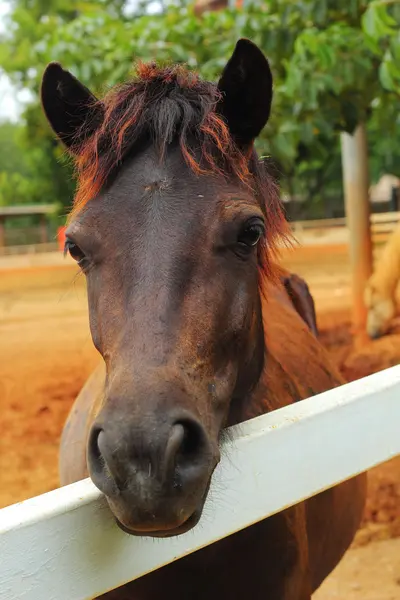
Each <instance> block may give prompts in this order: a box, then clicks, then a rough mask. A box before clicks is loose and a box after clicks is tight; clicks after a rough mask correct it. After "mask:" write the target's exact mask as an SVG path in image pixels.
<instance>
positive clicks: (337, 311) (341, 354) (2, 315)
mask: <svg viewBox="0 0 400 600" xmlns="http://www.w3.org/2000/svg"><path fill="white" fill-rule="evenodd" d="M284 263H285V264H286V266H288V267H289V268H290V269H292V270H293V271H295V272H297V273H298V274H299V275H302V276H304V277H305V278H306V279H307V281H308V282H309V285H310V288H311V291H312V293H313V295H314V297H315V299H316V305H317V312H318V319H319V327H320V332H321V341H322V343H323V344H325V346H326V347H327V348H328V349H329V350H330V352H331V353H332V356H333V358H334V360H335V361H336V362H337V363H338V365H339V367H340V369H341V371H342V373H343V374H344V375H345V377H346V378H347V379H349V380H350V379H356V378H359V377H363V376H365V375H367V374H369V373H372V372H375V371H378V370H380V369H383V368H385V367H388V366H391V365H393V364H398V363H400V333H396V331H394V332H393V333H392V335H389V336H387V337H386V338H384V339H382V340H378V341H375V342H369V343H367V344H366V345H365V346H363V347H362V348H361V349H360V348H358V349H357V350H355V349H354V347H353V340H352V335H351V328H350V313H349V303H350V290H349V277H350V276H349V271H348V264H347V259H346V254H345V253H344V252H340V251H338V252H334V251H332V252H328V251H327V252H326V253H324V252H319V251H317V252H316V251H315V249H313V251H312V252H309V251H307V250H306V249H305V250H304V251H303V252H301V251H300V250H296V251H295V252H293V253H288V254H287V255H285V258H284ZM98 360H99V358H98V355H97V353H96V351H95V350H94V348H93V345H92V342H91V338H90V332H89V328H88V319H87V307H86V295H85V286H84V280H83V278H82V277H80V276H78V277H77V276H76V269H75V267H71V266H63V267H60V266H50V267H43V266H42V267H36V268H29V269H10V268H7V269H3V268H2V265H1V264H0V402H1V422H2V435H1V436H0V507H3V506H6V505H8V504H11V503H14V502H18V501H20V500H23V499H26V498H28V497H31V496H34V495H37V494H40V493H43V492H46V491H49V490H51V489H54V488H56V487H57V486H58V477H57V452H58V444H59V437H60V433H61V429H62V426H63V423H64V421H65V419H66V416H67V413H68V410H69V408H70V406H71V403H72V402H73V400H74V398H75V397H76V395H77V393H78V392H79V390H80V388H81V387H82V385H83V383H84V381H85V380H86V378H87V377H88V375H89V374H90V372H91V371H92V369H93V367H94V366H95V365H96V363H97V361H98ZM397 536H398V537H399V538H400V459H395V460H393V461H391V462H388V463H386V464H384V465H382V466H379V467H377V468H375V469H374V470H372V471H371V472H370V478H369V495H368V502H367V506H366V510H365V515H364V522H363V527H362V528H361V530H360V532H359V533H358V535H357V538H356V541H355V543H354V546H355V547H358V549H357V551H356V550H353V551H352V552H353V554H352V553H351V552H350V553H349V555H350V556H351V559H349V560H346V561H344V562H343V563H342V564H341V565H340V566H339V568H338V572H337V574H336V573H335V574H334V575H333V576H332V577H330V578H329V580H328V582H327V584H325V585H324V587H323V589H322V590H321V592H319V593H318V594H317V595H316V600H317V599H318V600H330V599H331V598H332V599H333V598H346V599H347V600H361V599H362V600H395V598H396V599H397V600H398V599H399V598H400V545H399V542H400V540H393V539H391V538H395V537H397ZM382 540H384V541H382ZM385 540H386V541H385ZM371 542H373V543H371ZM385 544H388V545H387V546H385ZM360 546H363V548H360ZM375 547H376V552H378V547H379V552H378V555H377V556H379V561H380V562H379V561H378V562H377V561H376V560H375V561H374V559H373V557H374V552H373V549H374V548H375ZM389 547H390V548H389ZM384 548H386V550H384ZM371 549H372V550H371ZM389 550H390V553H391V556H390V557H389V558H388V559H387V560H386V563H385V559H384V554H385V553H386V554H388V552H389ZM360 552H363V553H364V554H360ZM382 552H383V553H384V554H382ZM393 553H394V554H393ZM358 557H361V558H358ZM382 557H383V558H382ZM349 561H350V562H349ZM368 561H369V562H368ZM383 563H385V564H383ZM367 564H370V567H368V573H369V575H368V574H367V572H365V573H364V575H362V576H361V575H360V569H362V568H364V571H365V569H366V565H367ZM378 565H380V567H379V568H378ZM385 565H386V566H385ZM340 569H341V570H340ZM373 573H374V574H375V575H374V582H373V584H372V583H371V582H369V583H368V584H367V583H366V582H368V581H369V579H368V577H370V578H372V574H373ZM380 573H381V574H382V573H384V576H380V575H379V574H380ZM366 577H367V579H365V578H366ZM349 578H350V579H353V580H354V581H353V583H351V581H350V582H349V581H348V580H349ZM346 581H347V583H346ZM371 581H372V579H371ZM347 584H348V585H347ZM346 585H347V587H346ZM352 585H353V587H351V586H352ZM354 586H355V587H354ZM357 586H358V587H357ZM371 590H372V591H371ZM374 590H375V591H374ZM371 594H372V595H371ZM374 594H375V595H374Z"/></svg>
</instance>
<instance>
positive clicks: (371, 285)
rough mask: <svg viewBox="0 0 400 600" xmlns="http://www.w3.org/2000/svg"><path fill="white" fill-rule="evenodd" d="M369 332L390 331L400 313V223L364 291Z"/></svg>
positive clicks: (373, 336)
mask: <svg viewBox="0 0 400 600" xmlns="http://www.w3.org/2000/svg"><path fill="white" fill-rule="evenodd" d="M364 304H365V306H366V308H367V333H368V335H369V337H370V338H371V339H377V338H380V337H382V336H383V335H385V334H387V333H388V331H389V329H390V326H391V324H392V322H393V320H394V319H395V318H396V316H398V315H399V313H400V225H397V227H396V228H395V229H394V231H393V232H392V233H391V235H390V237H389V239H388V240H387V242H386V244H385V246H384V248H383V252H382V254H381V256H380V258H379V261H378V264H377V265H376V267H375V269H374V272H373V273H372V275H371V277H370V278H369V279H368V281H367V284H366V286H365V290H364Z"/></svg>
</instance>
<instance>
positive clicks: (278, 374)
mask: <svg viewBox="0 0 400 600" xmlns="http://www.w3.org/2000/svg"><path fill="white" fill-rule="evenodd" d="M262 319H263V327H264V346H265V351H264V353H265V360H264V368H263V371H262V374H261V377H260V380H259V382H258V384H257V386H256V387H255V388H254V391H253V393H252V394H251V395H250V396H249V397H247V398H246V399H244V400H243V401H242V403H241V404H240V405H237V406H236V407H235V408H234V413H235V414H233V413H231V414H230V418H229V422H230V424H233V423H234V422H235V423H239V422H243V421H246V420H248V419H251V418H254V417H257V416H259V415H261V414H264V413H267V412H270V411H272V410H275V409H277V408H281V407H283V406H287V405H288V404H292V403H293V402H297V401H299V400H303V399H304V398H308V397H310V396H313V395H315V394H318V393H321V392H324V391H326V390H328V389H332V388H333V387H336V386H338V385H341V384H342V383H343V379H342V377H341V375H340V374H339V372H338V371H337V369H336V368H335V366H334V365H333V364H332V363H331V360H330V357H329V355H328V353H327V351H326V350H325V349H324V348H323V346H322V345H321V344H320V343H319V341H318V340H317V339H316V337H315V336H314V335H313V334H312V333H311V331H310V330H309V328H308V327H307V325H306V324H305V323H304V321H303V320H302V318H301V317H300V316H299V315H298V313H297V312H296V311H295V309H294V307H293V305H292V304H291V302H290V300H289V298H288V296H287V294H286V292H285V290H284V288H283V286H281V285H279V284H277V285H271V286H269V287H268V288H267V289H266V290H265V293H264V294H263V299H262Z"/></svg>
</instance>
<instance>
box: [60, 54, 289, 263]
mask: <svg viewBox="0 0 400 600" xmlns="http://www.w3.org/2000/svg"><path fill="white" fill-rule="evenodd" d="M220 99H221V94H220V92H219V90H218V88H217V86H216V84H214V83H210V82H208V81H204V80H202V79H201V78H200V77H199V76H198V75H197V74H195V73H193V72H192V71H189V70H188V69H187V68H186V67H184V66H182V65H172V66H165V67H160V66H157V64H156V63H154V62H151V63H141V62H139V63H137V65H136V72H135V75H134V76H133V78H132V79H131V80H129V81H127V82H125V83H123V84H121V85H117V86H115V87H114V88H112V89H111V90H110V91H109V92H108V93H107V94H106V95H105V97H104V98H102V99H101V100H98V101H96V102H95V104H94V105H93V106H92V109H93V112H92V113H91V114H92V115H93V114H94V112H96V114H101V119H100V123H99V124H98V126H97V127H96V128H95V130H94V132H93V131H92V129H93V127H91V126H92V123H93V121H92V120H91V119H90V118H88V119H87V121H86V123H85V124H84V126H83V131H82V130H80V131H79V132H78V133H79V138H80V139H83V140H84V141H83V142H82V143H81V145H80V147H79V148H78V151H77V155H76V173H77V179H78V187H77V193H76V196H75V199H74V205H73V209H72V212H71V215H70V216H74V215H75V214H77V212H79V211H80V210H81V209H82V208H83V207H84V206H85V205H86V204H87V203H88V202H89V200H91V199H93V198H95V197H96V195H97V194H98V193H99V192H100V191H101V189H102V188H104V187H106V186H107V184H108V183H109V182H110V181H111V180H112V178H113V176H114V175H115V173H116V171H117V169H118V167H120V166H121V164H122V163H123V161H124V159H125V158H126V157H127V156H128V155H129V156H131V155H132V154H133V153H134V152H135V151H136V152H137V151H138V150H139V149H140V147H141V146H143V144H144V143H146V142H149V141H151V142H152V143H153V144H154V145H155V146H156V148H157V150H158V152H159V155H160V159H161V160H162V158H163V157H164V155H165V152H166V148H167V146H168V145H169V144H171V143H172V142H173V141H176V140H177V141H178V143H179V147H180V150H181V152H182V156H183V158H184V160H185V162H186V163H187V165H188V166H189V167H190V168H191V169H192V171H193V172H194V173H196V174H197V175H203V174H207V173H214V174H218V175H222V176H225V177H228V176H229V177H234V178H236V179H237V180H238V181H239V182H240V183H241V184H243V185H246V186H250V187H251V188H252V191H253V193H254V194H256V196H257V197H258V199H259V200H260V205H261V207H262V209H263V211H264V214H265V219H266V225H267V239H266V240H265V244H264V246H263V247H261V248H260V258H261V257H262V260H260V265H261V266H262V268H263V270H268V271H269V274H270V275H271V272H270V271H271V269H270V268H268V267H270V266H271V260H270V259H271V256H272V255H273V254H274V253H275V251H276V248H277V244H278V241H279V240H288V239H289V235H288V225H287V223H286V220H285V218H284V216H283V211H282V206H281V202H280V198H279V192H278V187H277V185H276V183H275V180H274V178H273V177H272V175H271V174H270V173H269V170H268V167H267V164H266V163H262V162H260V160H259V158H258V156H257V154H256V152H255V151H254V149H253V150H252V151H251V155H250V156H249V153H245V152H242V151H241V149H240V148H239V147H238V146H237V145H236V144H235V142H234V140H233V139H232V137H231V135H230V132H229V129H228V126H227V124H226V122H225V120H224V119H223V117H222V116H221V115H220V114H219V113H218V111H217V107H218V102H219V100H220ZM85 128H86V131H85ZM82 134H83V135H82ZM77 137H78V136H77ZM198 157H200V158H198Z"/></svg>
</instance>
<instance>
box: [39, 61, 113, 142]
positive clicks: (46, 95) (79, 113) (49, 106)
mask: <svg viewBox="0 0 400 600" xmlns="http://www.w3.org/2000/svg"><path fill="white" fill-rule="evenodd" d="M41 100H42V106H43V110H44V113H45V115H46V117H47V120H48V122H49V123H50V126H51V127H52V129H53V131H54V133H55V134H56V135H57V137H58V138H59V139H60V140H61V141H62V142H63V143H64V144H65V146H66V147H67V149H68V150H69V151H70V152H71V153H72V154H74V153H75V152H76V151H77V150H78V148H79V147H80V145H81V144H82V142H83V141H84V140H85V139H87V138H88V137H89V136H90V135H91V134H92V133H94V131H95V130H96V129H97V128H98V127H99V125H100V123H101V120H102V109H101V105H100V103H99V102H98V101H97V98H96V97H95V96H94V95H93V94H92V92H90V91H89V90H88V89H87V87H85V86H84V85H83V84H82V83H81V82H80V81H79V80H78V79H76V77H74V76H73V75H72V74H71V73H70V72H69V71H65V70H64V69H63V68H62V66H61V65H60V64H59V63H56V62H52V63H50V64H49V65H48V66H47V67H46V70H45V72H44V74H43V79H42V86H41Z"/></svg>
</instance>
